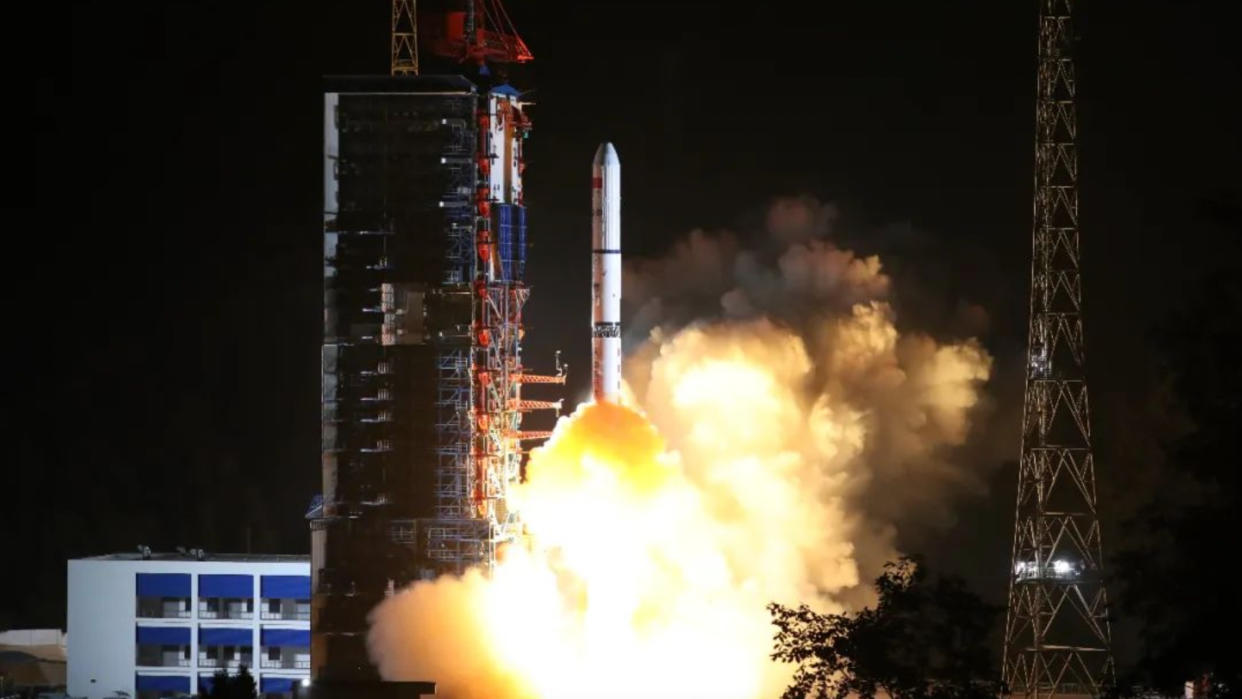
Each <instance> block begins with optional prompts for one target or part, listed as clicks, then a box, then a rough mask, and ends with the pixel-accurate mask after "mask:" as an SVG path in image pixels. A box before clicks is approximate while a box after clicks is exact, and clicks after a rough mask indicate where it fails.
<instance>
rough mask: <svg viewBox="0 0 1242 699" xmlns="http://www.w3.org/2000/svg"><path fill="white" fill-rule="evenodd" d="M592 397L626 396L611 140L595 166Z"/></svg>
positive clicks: (616, 163)
mask: <svg viewBox="0 0 1242 699" xmlns="http://www.w3.org/2000/svg"><path fill="white" fill-rule="evenodd" d="M591 394H592V397H593V398H594V399H595V402H597V403H598V402H601V401H607V402H610V403H616V402H618V401H619V400H620V397H621V160H620V159H618V158H617V151H616V149H615V148H613V147H612V144H611V143H607V142H605V143H601V144H600V146H599V149H597V150H596V151H595V161H594V162H593V163H592V164H591Z"/></svg>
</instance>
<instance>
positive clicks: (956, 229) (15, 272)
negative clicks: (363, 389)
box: [0, 0, 1242, 628]
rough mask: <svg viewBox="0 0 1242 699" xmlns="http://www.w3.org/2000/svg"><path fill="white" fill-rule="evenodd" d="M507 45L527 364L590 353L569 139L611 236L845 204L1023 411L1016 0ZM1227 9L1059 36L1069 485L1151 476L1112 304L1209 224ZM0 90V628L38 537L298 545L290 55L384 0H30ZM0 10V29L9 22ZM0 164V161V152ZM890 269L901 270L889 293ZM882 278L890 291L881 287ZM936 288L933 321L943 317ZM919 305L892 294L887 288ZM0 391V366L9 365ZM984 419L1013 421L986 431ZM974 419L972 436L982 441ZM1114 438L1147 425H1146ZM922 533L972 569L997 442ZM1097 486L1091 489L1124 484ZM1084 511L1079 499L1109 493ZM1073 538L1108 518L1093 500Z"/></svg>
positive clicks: (313, 179) (49, 582) (1231, 126)
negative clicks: (1067, 59)
mask: <svg viewBox="0 0 1242 699" xmlns="http://www.w3.org/2000/svg"><path fill="white" fill-rule="evenodd" d="M507 4H508V10H509V13H510V15H511V16H512V18H513V20H514V22H515V23H516V25H517V27H518V28H519V31H520V32H521V34H522V35H523V37H524V38H525V40H526V42H527V44H528V45H529V46H530V48H531V50H532V51H533V53H534V54H535V57H536V60H535V63H534V64H533V65H532V66H531V67H530V68H529V69H528V70H526V71H524V73H525V74H524V75H523V77H522V86H523V87H533V88H534V89H535V92H534V93H532V94H533V95H534V99H535V101H536V106H535V107H533V108H532V111H531V113H532V116H533V120H534V125H535V130H534V133H533V134H532V136H531V140H530V142H529V151H528V153H529V165H528V168H527V171H526V172H527V186H528V191H527V203H528V205H529V206H530V209H531V214H530V222H531V224H530V225H531V239H532V242H533V245H534V246H533V248H532V249H531V250H530V253H529V259H530V264H529V266H528V278H529V280H530V282H531V284H532V287H533V293H532V299H531V303H530V305H529V306H528V327H527V330H528V334H527V342H526V350H525V351H526V357H527V364H528V366H531V367H532V368H535V369H545V370H549V371H550V370H551V366H552V361H553V351H554V350H556V349H561V350H563V351H564V356H565V359H566V360H567V361H568V362H569V364H570V378H571V384H572V385H571V386H570V387H569V388H570V390H569V393H568V397H570V398H571V399H575V398H577V397H579V396H581V395H582V392H583V391H584V389H585V386H586V382H587V378H588V377H587V373H586V369H587V367H588V366H589V361H588V357H587V352H588V342H589V341H588V297H587V290H588V276H589V260H588V255H587V252H588V249H589V220H588V216H589V190H588V184H589V180H588V177H589V175H588V168H589V167H590V160H591V157H592V154H593V153H594V150H595V146H596V144H597V143H598V142H599V141H601V140H605V139H608V140H612V141H613V142H614V143H615V144H616V146H617V149H618V151H619V153H620V157H621V160H622V165H623V183H624V193H623V202H624V203H623V226H624V236H625V237H624V246H625V250H626V254H627V255H659V254H661V253H662V252H663V251H664V250H666V249H667V247H668V246H669V245H670V244H671V242H672V241H673V240H675V239H676V238H677V237H679V236H681V235H684V234H685V233H687V232H688V231H689V230H691V229H692V228H695V227H703V228H710V229H716V228H730V229H734V230H740V231H743V232H746V231H748V230H750V229H752V228H753V227H754V226H755V224H756V222H757V221H759V220H760V217H761V215H762V213H763V211H764V210H765V207H766V206H767V204H768V202H769V201H770V199H771V198H772V197H774V196H779V195H787V194H811V195H815V196H817V197H819V198H821V199H823V200H825V201H835V202H837V203H838V205H839V206H840V207H841V210H842V212H843V221H844V223H843V225H842V226H841V227H840V228H841V230H842V234H841V235H840V236H839V242H840V244H841V245H843V246H846V247H851V248H853V249H855V250H857V251H858V252H860V253H863V254H870V253H879V254H881V256H882V258H883V260H884V261H885V264H886V265H887V267H888V268H889V270H890V271H891V272H892V273H893V274H894V276H895V278H896V279H897V283H898V296H899V298H902V299H903V300H902V302H901V303H904V304H907V308H906V312H907V313H908V314H910V315H911V317H912V319H913V320H917V321H921V322H920V323H919V324H920V325H922V326H925V327H931V328H933V329H934V328H936V327H937V324H938V323H941V322H942V321H943V318H941V317H940V315H938V313H939V311H938V310H937V309H950V308H953V307H955V306H956V305H957V304H959V303H977V304H980V305H982V306H983V307H984V308H985V309H986V311H987V313H988V316H989V319H990V325H989V328H988V332H987V334H986V335H985V336H983V338H982V340H983V342H984V343H985V345H986V346H987V348H988V349H989V350H990V351H991V352H992V353H993V354H994V355H995V356H996V359H997V362H998V366H999V372H998V374H997V375H996V378H995V380H994V383H993V386H992V388H991V393H992V394H993V395H995V396H996V397H997V398H998V400H1000V401H1001V402H1002V405H1001V415H1002V416H1003V415H1004V414H1005V411H1006V410H1007V411H1008V414H1011V415H1016V414H1017V412H1016V411H1017V410H1020V403H1018V401H1020V399H1021V376H1020V374H1019V373H1018V372H1017V371H1016V370H1015V368H1014V367H1015V366H1016V364H1017V363H1018V362H1019V361H1020V357H1021V354H1022V351H1023V347H1024V343H1025V327H1026V312H1027V307H1026V301H1025V294H1026V288H1027V279H1028V274H1029V267H1028V265H1029V248H1030V215H1031V205H1030V198H1031V191H1030V190H1031V181H1032V172H1031V169H1032V139H1033V122H1034V117H1033V104H1032V100H1033V95H1034V86H1035V78H1034V68H1035V27H1036V23H1035V3H1034V2H997V1H996V0H986V1H973V2H944V3H927V2H904V3H824V2H788V3H778V4H768V3H746V4H744V5H741V6H739V7H732V6H729V5H725V4H709V3H673V2H667V3H666V2H648V3H640V2H611V3H610V2H596V1H594V0H578V1H575V2H568V1H557V2H553V1H549V0H509V2H508V3H507ZM1240 8H1242V4H1239V3H1236V2H1224V1H1222V2H1216V3H1193V2H1173V1H1171V0H1169V1H1164V2H1159V1H1155V0H1148V1H1143V2H1103V1H1100V2H1092V3H1089V4H1086V5H1085V6H1084V7H1083V8H1082V11H1081V13H1080V14H1081V17H1080V20H1081V21H1080V29H1081V32H1082V36H1083V43H1082V45H1081V50H1080V53H1079V57H1078V69H1079V76H1080V124H1081V131H1080V133H1081V140H1080V143H1081V162H1082V208H1083V211H1082V228H1083V236H1084V237H1083V240H1084V242H1083V245H1084V259H1085V262H1084V265H1085V268H1084V271H1085V288H1086V323H1087V333H1088V356H1089V357H1090V367H1091V381H1092V391H1093V394H1092V398H1093V403H1094V405H1093V406H1092V407H1093V410H1094V411H1095V412H1094V418H1095V421H1096V427H1097V442H1096V449H1097V455H1098V459H1099V463H1100V466H1099V478H1100V491H1101V502H1102V507H1103V508H1104V509H1105V511H1106V513H1107V512H1110V511H1112V512H1120V511H1124V510H1125V508H1126V507H1128V506H1130V505H1131V504H1132V503H1133V502H1136V501H1138V500H1141V499H1143V498H1145V497H1150V495H1151V493H1152V492H1154V488H1156V487H1157V486H1158V483H1159V478H1160V476H1159V475H1158V474H1159V470H1158V466H1159V457H1158V455H1156V454H1155V452H1154V449H1153V445H1152V444H1151V443H1150V440H1153V439H1155V438H1157V437H1158V436H1159V435H1160V434H1161V433H1162V432H1161V431H1162V430H1166V429H1168V422H1169V418H1168V417H1167V416H1166V415H1165V414H1164V412H1163V408H1162V407H1161V405H1160V404H1159V401H1158V400H1156V399H1155V398H1153V396H1154V395H1155V393H1154V388H1153V387H1154V386H1155V383H1156V379H1155V378H1154V376H1153V372H1152V370H1151V362H1152V357H1151V356H1150V352H1149V351H1148V349H1147V344H1146V340H1145V333H1147V331H1148V330H1149V328H1150V327H1151V326H1152V324H1153V323H1154V322H1155V321H1156V320H1157V319H1159V318H1160V317H1162V314H1164V313H1165V312H1166V311H1167V310H1169V309H1171V308H1176V307H1177V305H1178V303H1179V301H1180V300H1181V298H1182V296H1181V294H1182V289H1183V288H1184V287H1185V286H1186V284H1187V283H1189V282H1190V281H1192V280H1194V279H1196V278H1198V277H1199V276H1201V275H1203V274H1204V273H1205V272H1206V271H1208V270H1210V269H1211V268H1212V267H1213V266H1214V265H1215V264H1216V262H1217V261H1218V260H1219V259H1221V257H1222V256H1224V255H1228V254H1236V253H1234V252H1231V251H1236V250H1237V241H1236V239H1234V238H1232V237H1230V236H1227V235H1226V234H1225V233H1224V230H1225V229H1224V228H1223V227H1219V226H1218V225H1216V224H1215V223H1213V222H1212V221H1211V220H1210V219H1209V218H1208V217H1206V216H1205V215H1204V213H1203V211H1204V203H1205V202H1208V201H1230V200H1231V201H1235V202H1236V201H1237V198H1238V196H1239V183H1240V181H1242V175H1239V170H1238V164H1239V162H1242V148H1239V137H1238V124H1240V123H1242V107H1240V106H1239V105H1240V101H1242V100H1240V99H1239V92H1240V88H1239V85H1240V84H1242V80H1240V79H1239V76H1240V75H1242V52H1240V51H1239V49H1238V44H1237V42H1236V31H1237V27H1238V26H1242V22H1240V21H1239V20H1242V11H1240ZM41 12H44V13H45V14H44V15H43V16H41V17H35V18H31V19H30V20H28V21H27V22H28V23H27V24H26V25H25V26H27V27H30V28H31V30H32V32H33V33H32V36H37V37H40V38H39V39H38V40H37V44H36V47H35V48H34V49H26V48H22V49H20V50H19V49H14V48H12V47H10V48H9V49H6V51H10V52H20V55H12V56H10V57H9V60H8V61H7V63H8V65H9V67H10V69H11V72H12V73H17V74H20V75H21V77H19V78H18V79H17V84H18V86H19V87H18V88H17V90H16V93H15V94H14V93H11V96H12V97H13V99H11V100H9V102H8V105H7V109H6V111H7V112H8V113H7V114H6V116H5V120H6V122H9V123H10V124H12V126H11V127H10V129H9V138H10V144H11V145H10V148H11V149H12V148H13V146H16V149H15V150H11V151H10V153H11V154H12V155H11V156H10V159H9V165H10V168H11V169H10V171H9V177H8V178H7V179H8V180H9V181H11V182H13V181H14V180H16V181H15V182H14V184H15V188H11V189H10V194H11V196H12V195H14V194H15V195H17V196H16V197H15V198H16V199H17V201H16V211H15V213H16V221H14V220H12V219H10V221H9V222H8V225H6V232H7V240H8V242H9V245H8V254H7V259H8V261H9V265H8V270H9V272H8V274H7V275H6V277H7V280H6V284H7V286H8V291H7V293H6V296H7V301H8V303H6V304H5V305H6V307H7V308H9V309H11V312H13V313H15V314H16V318H13V319H12V320H11V321H10V322H9V323H7V327H8V328H9V335H8V340H7V342H6V346H7V352H6V353H5V354H6V355H7V357H8V359H7V362H8V366H9V379H8V382H7V383H8V386H9V390H6V391H5V394H6V396H7V397H8V401H7V402H8V403H9V408H10V409H9V410H8V411H7V412H8V414H9V418H8V427H9V431H8V434H9V437H8V440H9V444H10V449H9V453H10V457H9V459H8V464H7V465H6V466H5V467H4V474H5V475H4V479H3V481H2V483H3V486H2V487H0V493H3V496H4V506H3V508H0V511H2V514H0V518H3V527H0V531H2V532H3V534H0V536H3V537H4V546H3V549H2V550H3V555H4V562H3V563H2V564H0V569H3V570H5V571H6V572H5V573H4V574H3V575H0V600H3V602H2V603H0V628H4V627H6V626H15V627H26V626H63V623H64V581H65V559H66V558H68V557H73V556H83V555H94V554H100V553H106V552H110V551H118V550H119V551H129V550H133V548H134V547H135V546H136V545H138V544H147V545H150V546H151V547H152V548H155V549H171V548H172V547H174V546H176V545H184V546H203V547H204V548H206V549H208V550H209V551H212V550H214V551H239V550H246V549H247V548H249V549H250V550H253V551H265V552H286V553H293V552H306V551H307V550H308V547H309V536H308V532H307V527H306V523H305V521H304V520H303V513H304V511H305V509H306V506H307V503H308V502H309V500H310V499H311V497H312V495H313V494H314V493H316V492H318V483H319V436H318V434H319V402H318V392H319V344H320V332H321V283H322V266H321V255H322V232H321V226H320V222H321V218H320V206H321V162H322V161H321V142H320V139H321V135H322V125H321V115H322V106H321V105H322V101H321V100H322V98H321V92H320V90H321V78H322V76H323V75H326V74H358V73H383V72H386V70H387V65H388V63H387V62H388V54H387V52H388V20H389V17H388V2H387V0H366V1H365V2H357V1H351V2H337V3H322V2H319V3H260V2H235V3H228V2H216V3H193V2H159V3H114V2H111V3H104V2H96V3H71V4H69V5H59V4H58V5H56V6H54V7H50V8H49V9H47V10H42V11H41ZM15 29H16V30H17V31H18V32H19V33H20V32H22V31H24V30H23V29H21V28H16V27H15ZM14 166H16V167H14ZM903 288H905V289H909V290H914V291H912V292H911V293H907V294H906V295H905V296H903V295H902V289H903ZM899 307H900V306H899ZM941 315H943V314H941ZM920 316H922V317H920ZM14 387H15V388H14ZM1000 422H1001V423H1002V424H998V425H996V426H995V429H996V431H997V432H996V434H995V435H986V436H984V437H982V439H989V438H1003V439H1010V438H1011V437H1012V449H1011V450H1010V451H1011V452H1012V453H1011V455H1010V456H1008V457H1006V458H1009V459H1016V457H1017V450H1018V443H1017V439H1016V425H1015V424H1008V425H1006V424H1003V423H1004V420H1003V419H1002V420H1001V421H1000ZM997 435H999V437H998V436H997ZM1145 440H1146V441H1145ZM993 473H994V474H995V475H994V477H993V478H992V481H993V482H992V486H991V493H990V495H989V496H988V497H976V498H968V499H966V500H965V501H964V502H963V503H962V505H961V506H960V507H959V508H958V515H959V517H960V520H959V523H958V524H957V526H955V527H954V528H953V529H951V530H950V531H948V532H944V533H940V534H938V535H937V539H936V541H935V542H932V543H927V542H924V545H925V546H926V548H927V549H928V550H929V551H931V552H933V553H936V554H937V556H938V558H937V560H939V561H940V563H939V564H938V565H940V566H941V567H944V568H947V569H949V570H950V571H953V572H960V573H962V574H964V575H966V576H968V579H969V580H970V581H971V582H972V583H973V584H975V585H977V586H978V587H979V589H980V591H981V592H984V593H985V594H987V595H988V596H990V597H994V598H1001V597H1003V595H1004V588H1003V585H1004V580H1005V568H1006V565H1007V562H1008V549H1009V544H1010V528H1011V526H1012V499H1013V489H1014V484H1013V480H1014V478H1015V475H1014V471H1013V469H1012V465H1009V466H1008V467H1003V464H1001V463H997V464H996V467H995V468H994V469H993ZM1120 484H1124V486H1121V485H1120ZM1110 508H1111V510H1110ZM1111 516H1113V515H1107V514H1106V529H1105V547H1106V548H1110V547H1111V546H1112V544H1113V543H1114V540H1116V539H1120V538H1122V537H1124V535H1125V533H1124V531H1118V530H1117V529H1118V528H1117V527H1115V526H1114V527H1113V528H1112V529H1109V528H1107V527H1109V526H1110V525H1109V522H1112V521H1113V520H1111V519H1107V517H1111Z"/></svg>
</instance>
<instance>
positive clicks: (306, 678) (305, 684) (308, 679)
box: [302, 677, 310, 687]
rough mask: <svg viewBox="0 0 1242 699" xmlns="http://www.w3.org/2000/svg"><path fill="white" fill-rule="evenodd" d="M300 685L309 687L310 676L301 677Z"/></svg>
mask: <svg viewBox="0 0 1242 699" xmlns="http://www.w3.org/2000/svg"><path fill="white" fill-rule="evenodd" d="M302 686H303V687H309V686H310V678H309V677H303V678H302Z"/></svg>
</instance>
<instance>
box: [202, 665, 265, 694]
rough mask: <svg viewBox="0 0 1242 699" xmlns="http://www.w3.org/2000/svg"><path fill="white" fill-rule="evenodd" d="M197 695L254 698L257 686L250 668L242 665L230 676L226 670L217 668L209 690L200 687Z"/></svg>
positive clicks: (257, 692) (257, 689)
mask: <svg viewBox="0 0 1242 699" xmlns="http://www.w3.org/2000/svg"><path fill="white" fill-rule="evenodd" d="M198 695H199V696H200V697H210V698H211V699H256V698H257V697H258V696H259V688H258V686H257V685H255V682H254V676H253V675H251V674H250V669H249V668H247V667H246V666H245V665H242V666H241V669H240V670H239V671H238V673H237V674H236V675H232V676H230V675H229V673H228V671H227V670H217V671H216V674H215V677H214V678H212V681H211V692H210V693H209V692H207V690H205V689H200V690H199V692H198Z"/></svg>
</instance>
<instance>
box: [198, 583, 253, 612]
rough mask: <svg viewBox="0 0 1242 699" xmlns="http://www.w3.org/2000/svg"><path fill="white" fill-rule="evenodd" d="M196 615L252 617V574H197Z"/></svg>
mask: <svg viewBox="0 0 1242 699" xmlns="http://www.w3.org/2000/svg"><path fill="white" fill-rule="evenodd" d="M198 616H199V618H201V619H251V618H253V617H254V576H251V575H200V576H198Z"/></svg>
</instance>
